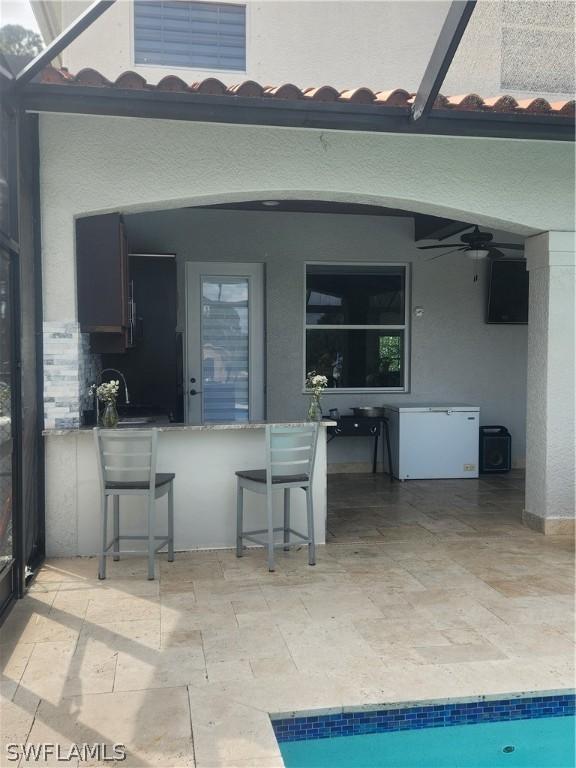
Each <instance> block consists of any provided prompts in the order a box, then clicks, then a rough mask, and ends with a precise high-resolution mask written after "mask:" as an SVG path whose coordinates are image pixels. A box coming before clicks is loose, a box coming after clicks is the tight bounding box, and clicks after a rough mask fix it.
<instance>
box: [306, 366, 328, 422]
mask: <svg viewBox="0 0 576 768" xmlns="http://www.w3.org/2000/svg"><path fill="white" fill-rule="evenodd" d="M327 386H328V379H327V378H326V376H322V375H320V374H318V373H316V371H310V373H308V374H307V375H306V389H307V390H308V391H309V392H310V404H309V405H308V414H307V416H306V419H307V420H308V421H321V420H322V407H321V406H320V398H321V397H322V392H324V390H325V389H326V387H327Z"/></svg>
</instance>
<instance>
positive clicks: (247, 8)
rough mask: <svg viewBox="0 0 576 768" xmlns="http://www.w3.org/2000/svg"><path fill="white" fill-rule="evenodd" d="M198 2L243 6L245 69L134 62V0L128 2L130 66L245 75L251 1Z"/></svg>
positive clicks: (206, 0)
mask: <svg viewBox="0 0 576 768" xmlns="http://www.w3.org/2000/svg"><path fill="white" fill-rule="evenodd" d="M182 1H183V2H186V0H182ZM198 2H202V3H206V4H207V5H208V4H211V5H239V6H241V7H243V8H244V19H245V32H246V34H245V37H244V63H245V69H211V68H210V67H185V66H181V65H176V64H137V63H136V23H135V19H134V0H132V2H131V3H130V60H131V62H132V64H131V66H132V67H134V68H138V69H148V68H149V69H153V70H154V69H165V70H170V71H171V72H205V73H207V74H208V75H210V76H212V77H215V78H218V74H224V75H235V74H240V75H242V74H244V75H247V74H248V72H249V70H250V63H249V57H250V48H251V46H250V45H249V41H250V37H251V30H252V24H251V16H252V7H251V3H249V2H248V0H244V1H243V2H238V0H198Z"/></svg>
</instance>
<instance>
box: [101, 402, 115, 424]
mask: <svg viewBox="0 0 576 768" xmlns="http://www.w3.org/2000/svg"><path fill="white" fill-rule="evenodd" d="M102 426H103V427H104V429H115V428H116V427H117V426H118V411H117V410H116V403H106V407H105V409H104V413H103V414H102Z"/></svg>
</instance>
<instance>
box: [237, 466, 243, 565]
mask: <svg viewBox="0 0 576 768" xmlns="http://www.w3.org/2000/svg"><path fill="white" fill-rule="evenodd" d="M243 518H244V488H243V487H242V484H241V483H240V478H237V481H236V557H242V554H243V547H242V533H243V530H244V519H243Z"/></svg>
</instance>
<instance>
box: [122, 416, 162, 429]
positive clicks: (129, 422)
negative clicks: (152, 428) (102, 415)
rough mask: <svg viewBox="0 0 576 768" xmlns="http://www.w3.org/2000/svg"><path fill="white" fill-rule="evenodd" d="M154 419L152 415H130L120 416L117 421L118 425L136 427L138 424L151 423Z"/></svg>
mask: <svg viewBox="0 0 576 768" xmlns="http://www.w3.org/2000/svg"><path fill="white" fill-rule="evenodd" d="M155 421H156V419H154V418H152V416H131V417H129V418H121V419H120V421H119V422H118V426H119V427H137V426H139V425H140V424H153V423H154V422H155Z"/></svg>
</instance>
